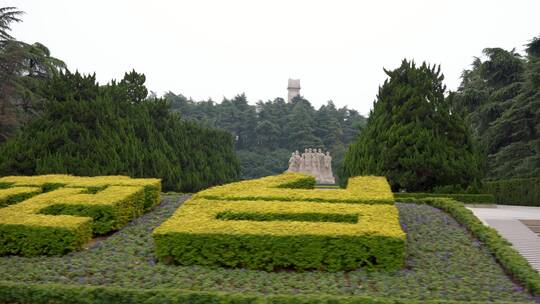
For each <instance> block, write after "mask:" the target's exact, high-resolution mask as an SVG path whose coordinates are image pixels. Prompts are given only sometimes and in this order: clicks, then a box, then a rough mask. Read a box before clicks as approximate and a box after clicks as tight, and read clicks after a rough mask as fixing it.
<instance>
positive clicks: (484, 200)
mask: <svg viewBox="0 0 540 304" xmlns="http://www.w3.org/2000/svg"><path fill="white" fill-rule="evenodd" d="M394 197H395V198H396V200H400V199H408V198H415V199H421V198H433V197H445V198H451V199H454V200H456V201H459V202H462V203H465V204H495V197H494V196H493V195H492V194H466V193H421V192H413V193H407V192H396V193H394Z"/></svg>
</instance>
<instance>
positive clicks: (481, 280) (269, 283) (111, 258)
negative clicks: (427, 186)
mask: <svg viewBox="0 0 540 304" xmlns="http://www.w3.org/2000/svg"><path fill="white" fill-rule="evenodd" d="M186 199H187V196H167V197H164V198H163V200H162V203H161V204H160V205H159V206H158V207H157V208H156V209H154V210H153V211H151V212H150V213H148V214H146V215H143V216H142V217H140V218H138V219H135V220H134V221H132V222H131V223H129V224H128V225H127V226H125V227H124V228H123V229H121V230H120V231H118V232H116V233H114V234H112V235H110V236H108V237H107V238H105V239H102V240H99V241H96V242H95V243H93V244H92V245H90V248H88V249H86V250H83V251H78V252H73V253H70V254H67V255H65V256H61V257H45V256H41V257H20V256H4V257H0V302H1V301H2V299H3V298H2V296H5V294H7V292H6V291H5V290H2V287H1V286H7V285H9V284H11V283H13V284H17V285H20V286H23V285H28V284H46V283H53V284H62V285H54V286H82V285H85V286H108V287H113V288H114V287H116V288H125V289H137V290H139V291H140V292H142V291H144V290H151V289H170V290H182V291H183V292H185V291H204V292H213V291H220V292H228V293H234V294H243V295H255V296H256V295H261V296H268V297H271V296H272V295H276V294H282V295H296V296H300V297H302V296H304V295H305V296H306V297H307V296H308V295H309V296H311V297H313V296H317V295H321V294H325V295H329V296H346V297H348V296H371V297H375V298H378V299H383V300H380V302H375V301H372V302H367V301H366V302H365V303H390V302H388V301H391V299H399V300H400V301H402V302H401V303H403V301H406V300H418V301H420V302H425V301H426V300H456V301H465V302H468V301H473V300H475V301H481V302H499V301H505V302H510V303H518V302H532V303H534V300H535V299H534V298H533V297H532V296H531V295H530V294H528V293H527V292H526V291H525V290H524V288H522V287H521V286H519V285H517V284H516V283H514V282H513V281H512V280H511V279H510V278H509V277H508V276H507V275H506V274H505V273H504V271H503V270H502V268H501V267H500V266H499V264H497V262H496V261H495V259H494V258H493V257H492V255H491V254H490V253H489V252H488V251H487V249H486V248H485V247H484V246H483V245H482V244H481V243H480V242H478V241H477V240H476V239H475V238H474V237H472V236H471V235H470V234H469V233H468V232H467V230H466V229H465V228H464V227H462V226H461V225H459V224H458V223H457V222H456V221H455V220H454V219H453V218H452V217H451V216H450V215H448V214H446V213H444V212H442V211H440V210H439V209H436V208H433V207H430V206H428V205H416V204H402V203H397V204H396V205H397V208H398V210H399V215H400V224H401V226H402V228H403V229H404V231H405V232H406V233H407V251H406V262H405V263H406V266H405V268H403V269H401V270H397V271H392V272H387V271H366V270H355V271H349V272H321V271H304V272H293V271H278V272H267V271H260V270H246V269H234V268H222V267H204V266H174V265H166V264H164V263H160V262H158V260H157V258H156V256H155V254H154V244H153V240H152V237H151V232H152V230H153V229H154V228H156V227H157V226H159V225H160V224H161V223H162V222H163V221H165V220H166V219H167V218H169V217H170V216H171V215H172V214H173V212H174V211H175V210H176V209H177V207H178V206H179V205H180V204H181V203H182V202H183V201H184V200H186ZM13 284H12V285H13ZM3 288H5V287H3ZM177 293H178V292H177ZM340 299H354V298H340ZM359 299H360V298H359ZM201 303H202V302H201ZM275 303H277V302H275ZM280 303H285V302H280ZM287 303H289V302H287ZM317 303H321V302H317ZM349 303H353V302H351V301H349ZM354 303H364V302H354Z"/></svg>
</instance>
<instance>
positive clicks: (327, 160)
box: [323, 151, 336, 184]
mask: <svg viewBox="0 0 540 304" xmlns="http://www.w3.org/2000/svg"><path fill="white" fill-rule="evenodd" d="M324 172H325V174H324V175H323V180H324V183H328V184H335V182H336V180H335V178H334V175H333V174H332V156H330V152H328V151H327V152H326V155H324Z"/></svg>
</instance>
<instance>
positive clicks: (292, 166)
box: [287, 151, 300, 172]
mask: <svg viewBox="0 0 540 304" xmlns="http://www.w3.org/2000/svg"><path fill="white" fill-rule="evenodd" d="M297 154H298V151H296V152H293V153H292V155H291V158H289V168H288V169H287V172H298V171H299V169H300V167H299V163H298V155H297Z"/></svg>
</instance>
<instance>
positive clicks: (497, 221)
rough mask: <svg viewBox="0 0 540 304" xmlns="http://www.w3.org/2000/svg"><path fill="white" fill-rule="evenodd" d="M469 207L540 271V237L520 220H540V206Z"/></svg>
mask: <svg viewBox="0 0 540 304" xmlns="http://www.w3.org/2000/svg"><path fill="white" fill-rule="evenodd" d="M468 208H469V209H470V210H471V211H472V212H473V213H474V214H475V215H476V216H477V217H478V218H479V219H480V220H482V222H484V224H486V225H488V226H491V227H493V228H495V229H496V230H497V231H498V232H499V234H500V235H501V236H503V237H504V238H505V239H507V240H508V241H509V242H510V243H512V246H513V247H514V248H515V249H516V250H517V251H518V252H519V253H520V254H521V255H523V256H524V257H525V259H527V261H529V263H530V264H531V265H532V266H533V267H534V268H535V269H536V270H538V271H540V237H539V236H538V235H537V234H536V233H534V232H533V231H532V230H531V229H529V228H527V226H525V225H524V224H523V223H522V222H521V221H520V220H540V207H522V206H504V205H498V206H497V208H473V207H468ZM525 222H526V223H534V222H536V221H525Z"/></svg>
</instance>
